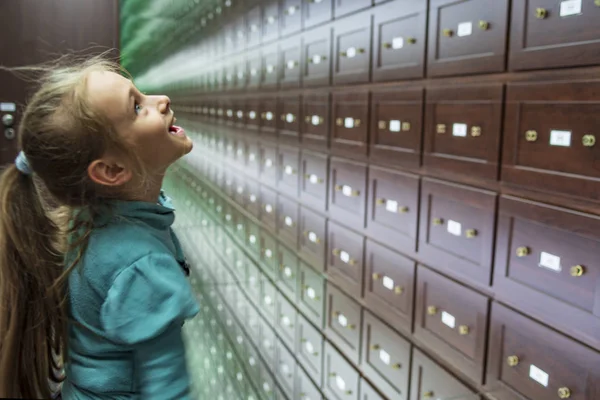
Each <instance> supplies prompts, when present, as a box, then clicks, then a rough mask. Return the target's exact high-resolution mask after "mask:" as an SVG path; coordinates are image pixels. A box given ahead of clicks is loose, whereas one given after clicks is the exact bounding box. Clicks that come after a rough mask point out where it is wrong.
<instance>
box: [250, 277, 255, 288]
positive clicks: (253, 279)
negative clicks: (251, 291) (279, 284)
mask: <svg viewBox="0 0 600 400" xmlns="http://www.w3.org/2000/svg"><path fill="white" fill-rule="evenodd" d="M248 281H249V282H250V285H251V286H255V285H256V278H255V277H254V276H251V277H250V279H248Z"/></svg>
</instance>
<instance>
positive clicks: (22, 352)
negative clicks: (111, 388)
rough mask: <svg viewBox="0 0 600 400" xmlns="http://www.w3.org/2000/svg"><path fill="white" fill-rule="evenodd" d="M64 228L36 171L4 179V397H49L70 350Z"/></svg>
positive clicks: (0, 292)
mask: <svg viewBox="0 0 600 400" xmlns="http://www.w3.org/2000/svg"><path fill="white" fill-rule="evenodd" d="M60 236H61V231H60V229H59V226H58V224H57V223H56V221H53V220H52V218H50V214H49V212H48V210H46V207H45V206H44V203H43V201H42V199H41V196H40V195H39V194H38V190H37V187H36V184H35V182H34V176H33V175H26V174H24V173H22V172H21V171H19V170H18V169H17V167H16V166H15V165H10V166H9V167H8V168H7V169H6V170H5V171H4V173H3V174H2V176H1V177H0V398H6V397H8V398H46V399H47V398H50V397H51V392H50V383H51V382H54V383H59V382H61V381H62V380H63V378H62V376H61V368H62V366H61V365H60V364H61V363H60V362H59V361H58V355H60V354H61V351H62V350H63V349H65V348H66V346H65V345H66V336H67V330H66V321H67V307H66V287H65V279H64V275H65V274H64V273H65V268H64V252H63V251H62V249H61V248H60V243H61V241H60Z"/></svg>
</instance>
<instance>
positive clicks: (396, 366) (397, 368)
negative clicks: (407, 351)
mask: <svg viewBox="0 0 600 400" xmlns="http://www.w3.org/2000/svg"><path fill="white" fill-rule="evenodd" d="M400 368H402V365H400V364H398V363H396V364H393V365H392V369H395V370H399V369H400Z"/></svg>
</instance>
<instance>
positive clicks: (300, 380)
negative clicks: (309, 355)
mask: <svg viewBox="0 0 600 400" xmlns="http://www.w3.org/2000/svg"><path fill="white" fill-rule="evenodd" d="M294 399H307V400H308V399H310V400H313V399H316V400H323V399H324V397H323V395H322V394H321V391H320V390H319V387H318V386H317V385H315V384H314V382H313V381H312V380H311V379H310V378H309V377H308V375H307V374H306V372H304V370H302V368H296V388H295V390H294Z"/></svg>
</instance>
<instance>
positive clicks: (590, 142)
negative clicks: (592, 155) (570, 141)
mask: <svg viewBox="0 0 600 400" xmlns="http://www.w3.org/2000/svg"><path fill="white" fill-rule="evenodd" d="M581 142H582V143H583V146H584V147H594V145H595V144H596V136H594V135H583V138H582V139H581Z"/></svg>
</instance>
